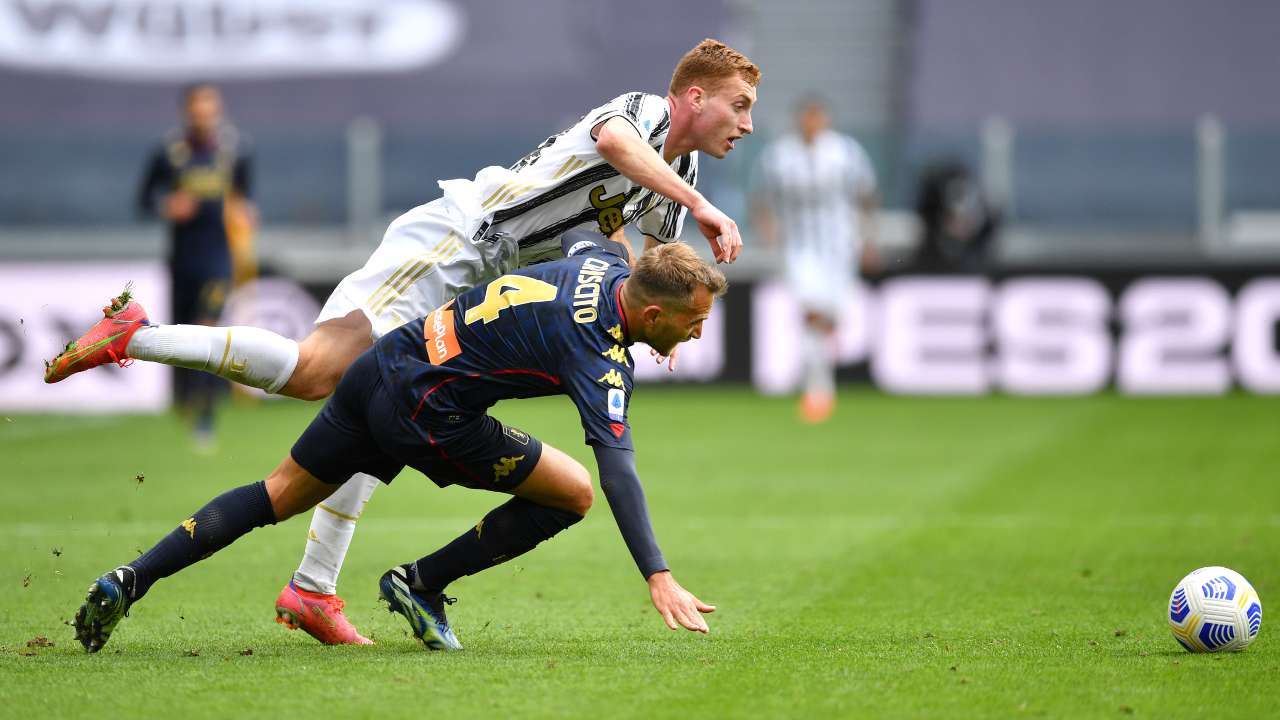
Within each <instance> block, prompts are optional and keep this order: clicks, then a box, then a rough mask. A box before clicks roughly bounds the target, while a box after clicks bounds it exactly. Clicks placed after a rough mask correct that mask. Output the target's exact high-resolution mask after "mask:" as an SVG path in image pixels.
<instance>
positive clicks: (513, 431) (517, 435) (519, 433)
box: [502, 427, 529, 445]
mask: <svg viewBox="0 0 1280 720" xmlns="http://www.w3.org/2000/svg"><path fill="white" fill-rule="evenodd" d="M502 432H503V434H504V435H506V436H507V437H509V438H511V439H512V440H515V441H516V442H518V443H520V444H521V445H528V444H529V433H527V432H525V431H523V430H520V429H518V428H513V427H504V428H502Z"/></svg>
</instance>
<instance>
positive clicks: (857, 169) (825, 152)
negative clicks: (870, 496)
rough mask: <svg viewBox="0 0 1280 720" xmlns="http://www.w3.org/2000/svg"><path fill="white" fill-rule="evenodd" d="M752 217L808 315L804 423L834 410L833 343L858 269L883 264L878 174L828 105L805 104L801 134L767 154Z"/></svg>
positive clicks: (792, 135) (759, 172) (772, 146)
mask: <svg viewBox="0 0 1280 720" xmlns="http://www.w3.org/2000/svg"><path fill="white" fill-rule="evenodd" d="M756 170H757V172H756V178H755V190H756V192H755V193H754V198H753V203H752V210H753V212H752V215H753V220H754V222H755V226H756V228H757V229H758V230H759V232H760V233H761V235H762V238H763V239H764V241H765V242H766V243H767V244H769V245H771V246H773V247H777V246H778V243H779V242H781V243H782V247H783V252H784V257H785V259H786V263H785V265H786V278H787V283H788V285H789V286H790V289H791V292H792V294H793V295H794V296H795V297H796V299H797V300H798V301H799V303H800V306H801V309H802V311H803V313H804V323H805V329H804V336H803V337H804V341H803V343H802V344H801V353H802V356H803V358H804V366H805V372H804V393H803V395H802V396H801V401H800V415H801V418H803V419H804V420H806V421H808V422H822V421H824V420H826V419H827V418H828V417H830V416H831V413H832V412H833V411H834V410H835V359H834V347H833V337H834V334H835V328H836V324H837V322H838V320H839V318H840V315H841V312H842V311H843V310H844V302H845V297H846V294H847V291H848V288H849V285H850V281H851V280H852V278H853V274H854V272H856V267H857V265H858V264H859V263H861V265H862V266H863V267H864V268H870V267H871V266H873V265H874V264H875V262H876V259H875V258H876V254H875V245H874V242H873V241H874V238H873V237H872V234H873V229H874V219H875V218H874V215H875V210H876V207H877V206H878V204H879V201H878V195H877V193H876V178H875V171H874V170H873V168H872V167H871V162H870V160H868V159H867V154H866V152H865V151H864V150H863V149H862V146H861V145H859V144H858V142H857V141H856V140H854V139H853V138H851V137H849V136H847V135H842V134H840V133H837V132H835V131H833V130H832V129H831V118H830V114H829V113H828V111H827V108H826V105H825V104H824V103H823V101H822V100H820V99H818V98H814V97H809V98H805V99H804V100H803V101H801V103H800V105H799V106H798V108H797V113H796V131H795V132H794V133H790V134H788V135H785V136H783V137H781V138H779V139H778V140H777V141H775V142H773V143H771V144H770V145H769V146H768V147H766V148H765V149H764V151H763V152H762V154H761V156H760V159H759V164H758V166H757V169H756Z"/></svg>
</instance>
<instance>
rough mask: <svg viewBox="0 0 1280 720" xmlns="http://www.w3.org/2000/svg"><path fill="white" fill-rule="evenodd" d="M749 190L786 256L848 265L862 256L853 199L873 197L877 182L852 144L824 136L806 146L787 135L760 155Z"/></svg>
mask: <svg viewBox="0 0 1280 720" xmlns="http://www.w3.org/2000/svg"><path fill="white" fill-rule="evenodd" d="M754 184H755V189H756V191H757V192H758V193H759V194H760V195H762V196H763V199H764V200H765V202H767V203H768V205H769V206H770V207H771V208H772V210H773V212H774V214H775V217H776V220H777V225H778V232H779V235H780V236H781V239H782V241H783V248H784V251H785V252H787V253H788V254H794V253H801V254H813V255H817V256H819V257H824V258H829V259H830V261H831V262H832V263H847V262H848V261H849V260H850V259H852V258H857V257H858V255H859V254H860V253H861V250H862V238H861V234H860V231H859V228H858V225H859V218H858V206H857V198H858V196H859V195H862V194H863V193H870V192H874V191H875V187H876V177H875V170H874V169H873V168H872V166H871V161H870V160H869V159H868V158H867V153H866V151H864V150H863V149H862V146H861V145H859V144H858V142H857V141H856V140H854V139H853V138H851V137H848V136H847V135H841V134H840V133H837V132H834V131H831V130H827V131H824V132H822V133H820V134H819V135H818V136H817V137H816V138H814V142H813V144H812V145H808V144H806V143H805V142H804V140H802V139H801V138H800V136H799V135H794V134H792V135H786V136H784V137H782V138H780V139H778V140H777V141H775V142H773V143H772V144H770V145H769V146H768V147H766V148H765V150H764V151H763V152H762V153H761V156H760V160H759V164H758V165H757V168H756V177H755V179H754Z"/></svg>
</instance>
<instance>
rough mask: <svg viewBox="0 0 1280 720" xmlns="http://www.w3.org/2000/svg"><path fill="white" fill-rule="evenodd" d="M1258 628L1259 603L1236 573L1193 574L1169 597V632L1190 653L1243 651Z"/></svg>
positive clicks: (1211, 570) (1211, 569) (1204, 571)
mask: <svg viewBox="0 0 1280 720" xmlns="http://www.w3.org/2000/svg"><path fill="white" fill-rule="evenodd" d="M1261 628H1262V601H1261V600H1260V599H1258V593H1257V591H1255V590H1254V589H1253V586H1252V585H1250V584H1249V581H1248V580H1245V579H1244V576H1243V575H1241V574H1240V573H1238V572H1236V571H1235V570H1228V569H1227V568H1224V567H1203V568H1200V569H1199V570H1193V571H1192V572H1191V574H1190V575H1188V576H1186V577H1184V578H1182V580H1181V581H1180V582H1179V583H1178V584H1177V586H1176V587H1174V588H1173V594H1172V595H1170V596H1169V629H1170V630H1172V631H1173V637H1174V639H1176V640H1177V641H1178V642H1179V643H1182V647H1184V648H1186V649H1188V650H1190V651H1191V652H1223V651H1228V652H1236V651H1238V650H1243V649H1245V648H1246V647H1248V646H1249V643H1251V642H1253V639H1254V638H1255V637H1257V636H1258V630H1259V629H1261Z"/></svg>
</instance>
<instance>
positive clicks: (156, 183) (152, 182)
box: [138, 151, 173, 217]
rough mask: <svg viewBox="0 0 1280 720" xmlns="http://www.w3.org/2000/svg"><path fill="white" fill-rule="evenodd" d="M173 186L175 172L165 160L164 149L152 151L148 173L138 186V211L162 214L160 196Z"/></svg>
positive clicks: (148, 213) (148, 214)
mask: <svg viewBox="0 0 1280 720" xmlns="http://www.w3.org/2000/svg"><path fill="white" fill-rule="evenodd" d="M172 186H173V174H172V172H170V170H169V163H167V162H165V156H164V151H158V152H155V153H152V155H151V158H150V159H149V160H148V161H147V170H146V173H144V174H143V176H142V183H141V184H140V185H139V186H138V212H140V213H142V214H143V215H144V216H147V217H150V216H153V215H159V214H160V209H161V208H160V203H159V201H160V196H161V195H162V194H163V193H167V192H169V190H170V188H172Z"/></svg>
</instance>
